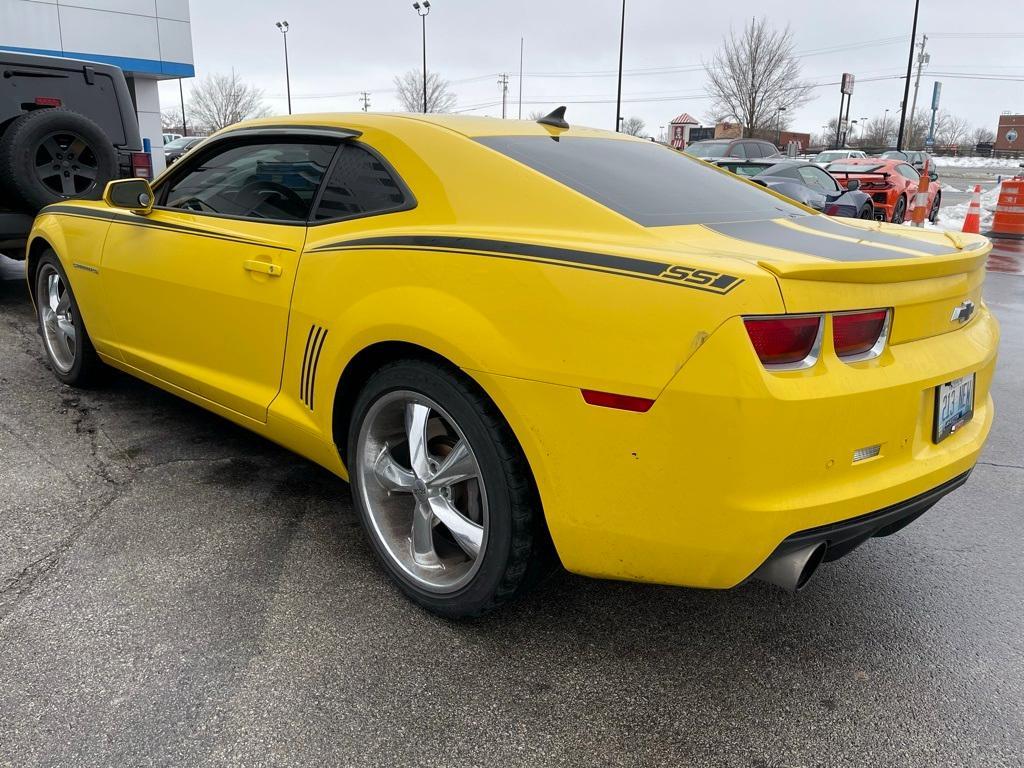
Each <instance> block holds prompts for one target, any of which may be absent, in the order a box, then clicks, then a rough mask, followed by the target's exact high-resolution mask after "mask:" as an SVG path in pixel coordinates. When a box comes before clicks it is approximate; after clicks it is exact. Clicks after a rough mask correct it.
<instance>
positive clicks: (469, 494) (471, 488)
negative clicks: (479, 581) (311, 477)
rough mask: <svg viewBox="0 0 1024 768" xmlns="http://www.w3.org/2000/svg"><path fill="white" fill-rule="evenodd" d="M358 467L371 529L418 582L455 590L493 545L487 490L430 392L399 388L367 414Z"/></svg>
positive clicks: (468, 450)
mask: <svg viewBox="0 0 1024 768" xmlns="http://www.w3.org/2000/svg"><path fill="white" fill-rule="evenodd" d="M356 451H357V455H356V457H355V458H356V466H355V471H356V473H358V477H359V481H360V482H359V485H360V488H359V492H360V494H361V497H362V503H363V507H364V509H365V511H366V513H367V515H368V517H369V521H370V524H371V525H372V527H373V534H374V535H375V536H376V537H377V539H378V541H379V542H380V543H381V544H383V546H384V550H385V551H386V553H387V555H388V556H389V557H390V559H391V560H392V562H393V563H394V565H396V566H397V567H398V568H399V570H400V571H401V572H402V573H403V574H405V576H407V577H408V579H410V580H411V581H412V582H414V583H415V584H416V586H418V587H420V588H422V589H426V590H428V591H431V592H438V593H447V592H454V591H456V590H458V589H459V588H461V587H462V586H464V585H465V584H467V583H468V582H469V581H470V580H471V579H472V578H473V576H474V575H475V574H476V572H477V571H478V570H479V568H480V564H481V562H482V560H483V557H482V553H483V552H484V551H485V550H486V547H487V525H488V511H487V491H486V488H485V487H484V482H483V476H482V474H481V472H480V465H479V463H478V462H477V458H476V454H474V452H473V448H472V446H470V444H469V441H468V440H467V439H466V436H465V435H464V434H463V432H462V430H461V429H460V428H459V426H458V424H456V423H455V421H454V419H452V417H451V416H449V415H448V413H447V412H446V411H445V410H444V409H443V408H441V406H439V405H438V404H437V403H435V402H434V401H433V400H431V399H430V398H429V397H426V396H425V395H422V394H420V393H418V392H411V391H407V390H398V391H392V392H388V393H387V394H385V395H383V396H382V397H380V398H379V399H378V400H377V401H376V402H375V403H373V405H372V406H371V407H370V409H369V410H368V411H367V413H366V417H365V418H364V419H363V423H362V425H361V427H360V430H359V437H358V439H357V443H356Z"/></svg>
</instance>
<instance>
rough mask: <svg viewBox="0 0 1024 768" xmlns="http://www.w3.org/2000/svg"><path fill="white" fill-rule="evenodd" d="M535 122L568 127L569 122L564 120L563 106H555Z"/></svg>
mask: <svg viewBox="0 0 1024 768" xmlns="http://www.w3.org/2000/svg"><path fill="white" fill-rule="evenodd" d="M537 122H538V123H540V124H541V125H550V126H554V127H555V128H568V127H569V124H568V123H567V122H565V107H555V108H554V109H553V110H551V112H550V113H549V114H547V115H544V117H542V118H541V119H540V120H538V121H537Z"/></svg>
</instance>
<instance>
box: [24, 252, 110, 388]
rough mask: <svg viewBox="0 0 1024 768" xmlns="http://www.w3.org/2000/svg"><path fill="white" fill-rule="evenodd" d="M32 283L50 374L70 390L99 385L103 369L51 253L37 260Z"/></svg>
mask: <svg viewBox="0 0 1024 768" xmlns="http://www.w3.org/2000/svg"><path fill="white" fill-rule="evenodd" d="M33 283H34V291H35V299H36V317H37V319H38V321H39V334H40V336H42V338H43V350H44V352H46V358H47V360H48V361H49V363H50V369H51V370H52V371H53V375H54V376H56V377H57V378H58V379H59V380H60V381H61V383H63V384H67V385H69V386H73V387H86V388H87V387H92V386H95V385H97V384H99V383H101V382H102V381H103V375H104V374H105V373H106V371H105V366H104V365H103V362H102V361H101V360H100V358H99V355H97V354H96V349H95V348H94V347H93V345H92V340H91V339H90V338H89V332H88V331H87V330H86V328H85V321H84V320H83V319H82V313H81V311H80V310H79V309H78V302H77V301H76V300H75V294H74V292H73V291H72V290H71V284H70V283H69V282H68V276H67V274H66V273H65V272H64V267H62V266H61V263H60V259H58V258H57V254H56V253H54V252H53V251H52V250H48V251H46V252H45V253H43V255H42V256H41V257H40V259H39V266H38V267H37V268H36V274H35V278H34V280H33Z"/></svg>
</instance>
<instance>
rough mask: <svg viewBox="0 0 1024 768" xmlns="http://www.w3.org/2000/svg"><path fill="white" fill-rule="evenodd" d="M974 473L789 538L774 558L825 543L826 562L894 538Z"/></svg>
mask: <svg viewBox="0 0 1024 768" xmlns="http://www.w3.org/2000/svg"><path fill="white" fill-rule="evenodd" d="M970 474H971V470H968V471H967V472H964V473H963V474H961V475H957V476H956V477H954V478H953V479H952V480H947V481H946V482H944V483H942V485H938V486H936V487H935V488H932V489H931V490H928V491H925V492H924V493H922V494H919V495H917V496H914V497H913V498H911V499H907V500H906V501H900V502H897V503H896V504H892V505H890V506H888V507H885V508H884V509H880V510H878V511H877V512H869V513H868V514H866V515H861V516H860V517H854V518H852V519H850V520H842V521H840V522H838V523H830V524H829V525H822V526H819V527H817V528H810V529H808V530H806V531H799V532H797V533H794V534H791V535H790V536H787V537H786V538H785V539H784V540H783V542H782V543H781V544H779V546H778V547H776V548H775V551H774V552H772V554H771V555H770V557H778V556H780V555H785V554H788V553H790V552H795V551H797V550H800V549H803V548H804V547H809V546H814V545H816V544H825V547H826V548H825V562H831V561H833V560H838V559H839V558H841V557H843V556H844V555H848V554H850V552H852V551H853V550H855V549H856V548H857V547H859V546H860V545H861V544H863V543H864V542H865V541H867V540H868V539H870V538H874V537H875V536H891V535H892V534H894V533H896V532H897V531H900V530H902V529H903V528H905V527H906V526H908V525H910V524H911V523H912V522H914V521H915V520H916V519H917V518H919V517H920V516H921V515H923V514H924V513H925V512H927V511H928V510H929V509H931V508H932V507H933V506H934V505H935V503H936V502H937V501H938V500H939V499H941V498H942V497H943V496H945V495H946V494H947V493H949V492H951V491H955V490H956V489H957V488H959V487H960V486H961V485H963V484H964V483H966V482H967V478H968V477H969V476H970Z"/></svg>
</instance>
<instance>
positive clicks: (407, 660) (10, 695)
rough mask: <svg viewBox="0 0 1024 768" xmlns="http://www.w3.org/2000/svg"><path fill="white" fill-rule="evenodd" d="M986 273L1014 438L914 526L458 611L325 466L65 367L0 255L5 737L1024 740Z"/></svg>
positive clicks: (1016, 545) (611, 759)
mask: <svg viewBox="0 0 1024 768" xmlns="http://www.w3.org/2000/svg"><path fill="white" fill-rule="evenodd" d="M2 272H3V273H4V274H5V276H6V277H8V278H16V276H17V269H16V268H15V267H13V266H12V265H10V264H9V263H8V264H7V265H6V266H5V268H4V269H3V270H2ZM986 290H987V300H988V302H989V304H990V305H991V306H992V307H993V308H994V310H995V312H996V313H997V315H998V316H999V318H1000V320H1001V321H1002V324H1003V341H1002V350H1001V363H1000V368H999V371H998V376H997V379H996V383H995V397H996V399H997V410H998V415H997V423H996V425H995V428H994V431H993V433H992V437H991V440H990V442H989V444H988V446H987V448H986V451H985V453H984V455H983V458H982V461H981V462H980V464H979V466H978V467H977V469H976V471H975V473H974V475H973V477H972V479H971V481H970V482H969V483H968V485H967V486H966V487H965V488H963V489H961V490H959V491H957V492H956V493H955V494H953V495H951V496H949V497H947V498H946V499H945V500H943V501H942V502H940V503H939V505H938V506H936V507H935V508H934V509H932V510H931V511H930V512H929V513H928V514H926V515H925V516H924V517H923V518H921V519H920V520H918V521H917V522H915V523H914V524H913V525H912V526H910V527H909V528H908V529H906V530H905V531H903V532H902V533H900V534H899V535H896V536H893V537H890V538H887V539H879V540H875V541H872V542H869V543H868V544H866V545H865V546H864V547H863V548H862V549H860V550H859V551H858V552H856V553H854V554H853V555H851V556H850V557H848V558H846V559H844V560H842V561H839V562H837V563H834V564H831V565H830V566H828V567H826V568H823V569H822V570H821V571H820V572H819V574H818V576H816V577H815V580H814V581H813V582H812V583H811V585H810V587H809V588H808V589H807V590H806V591H805V592H803V593H801V594H800V595H799V596H796V597H792V596H789V595H786V594H784V593H782V592H780V591H777V590H775V589H773V588H771V587H768V586H764V585H760V584H748V585H745V586H743V587H740V588H738V589H736V590H733V591H730V592H703V591H691V590H681V589H668V588H661V587H654V586H644V585H634V584H624V583H611V582H598V581H591V580H587V579H583V578H578V577H574V576H569V575H559V576H556V577H555V578H553V579H552V580H550V581H549V582H547V583H545V584H544V585H543V586H542V587H541V588H540V589H539V590H537V591H536V592H534V593H533V594H532V595H530V596H529V597H528V598H527V599H525V600H523V601H521V602H519V603H517V604H515V605H513V606H512V607H511V608H510V609H508V610H506V611H504V612H502V613H500V614H499V615H496V616H491V617H488V618H485V619H482V620H479V621H476V622H473V623H466V624H457V623H449V622H445V621H441V620H438V619H435V618H433V617H431V616H429V615H427V614H425V613H423V612H422V611H420V610H418V609H416V608H414V607H413V606H412V605H411V604H409V603H408V602H407V601H406V600H404V599H403V598H402V597H401V596H400V595H399V593H398V592H397V591H396V590H395V589H393V588H392V587H391V586H390V584H389V583H388V581H387V580H386V579H385V577H384V575H383V574H382V572H381V571H380V569H379V568H378V567H377V566H376V565H375V563H374V562H373V559H372V556H371V552H370V550H369V548H368V546H367V544H366V542H365V541H364V539H363V536H362V534H361V531H360V530H359V528H358V524H357V520H356V517H355V515H354V513H353V510H352V504H351V499H350V496H349V492H348V488H347V486H346V485H345V484H344V483H342V482H340V481H339V480H337V479H335V478H333V477H332V476H330V475H329V474H327V473H326V472H324V471H323V470H320V469H318V468H316V467H314V466H313V465H311V464H309V463H307V462H305V461H304V460H301V459H299V458H297V457H295V456H293V455H291V454H289V453H287V452H285V451H283V450H282V449H279V448H277V447H276V446H274V445H272V444H270V443H268V442H265V441H263V440H261V439H259V438H256V437H254V436H252V435H250V434H248V433H247V432H244V431H242V430H241V429H238V428H236V427H234V426H232V425H230V424H228V423H227V422H224V421H222V420H220V419H218V418H217V417H214V416H212V415H209V414H207V413H205V412H204V411H202V410H200V409H198V408H196V407H193V406H191V405H189V404H187V403H184V402H183V401H180V400H178V399H175V398H174V397H172V396H170V395H167V394H164V393H162V392H161V391H158V390H156V389H154V388H152V387H150V386H148V385H145V384H142V383H140V382H137V381H134V380H132V379H129V378H127V377H123V376H115V377H114V378H113V380H112V382H111V384H110V386H109V388H107V389H105V390H102V391H92V392H79V391H74V390H71V389H67V388H64V387H61V386H59V385H58V384H57V383H56V381H55V379H54V378H53V376H52V375H51V374H50V372H49V371H48V370H47V369H46V367H45V364H44V362H43V357H42V351H41V347H40V343H39V339H38V336H37V335H36V333H35V327H34V324H33V317H32V312H31V310H30V308H29V305H28V303H27V301H26V296H25V289H24V287H23V284H22V283H21V282H19V281H18V280H17V279H8V280H7V281H5V282H0V388H2V389H0V391H2V397H0V489H2V490H0V520H2V521H3V535H2V536H0V660H2V662H0V764H4V765H11V766H19V767H21V766H36V765H39V766H43V765H46V766H51V765H63V766H87V765H104V766H106V765H117V766H129V765H130V766H135V765H140V766H142V765H190V766H191V765H249V766H262V765H299V764H307V765H355V766H363V765H365V766H428V765H436V766H442V765H452V766H456V765H460V766H461V765H480V766H483V765H501V766H518V765H522V766H541V765H544V766H547V765H558V766H569V765H587V766H593V765H600V766H619V765H622V766H638V765H709V766H758V767H760V768H767V767H768V766H839V765H842V766H872V768H877V766H932V765H934V766H952V765H956V766H986V767H988V768H994V767H996V766H1020V765H1024V746H1022V745H1024V663H1022V659H1024V577H1022V575H1021V574H1022V573H1024V548H1022V547H1021V541H1022V540H1024V512H1022V510H1024V440H1022V437H1021V435H1022V433H1024V277H1021V276H1019V275H1013V274H999V273H995V272H993V273H991V274H990V276H989V281H988V283H987V289H986Z"/></svg>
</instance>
